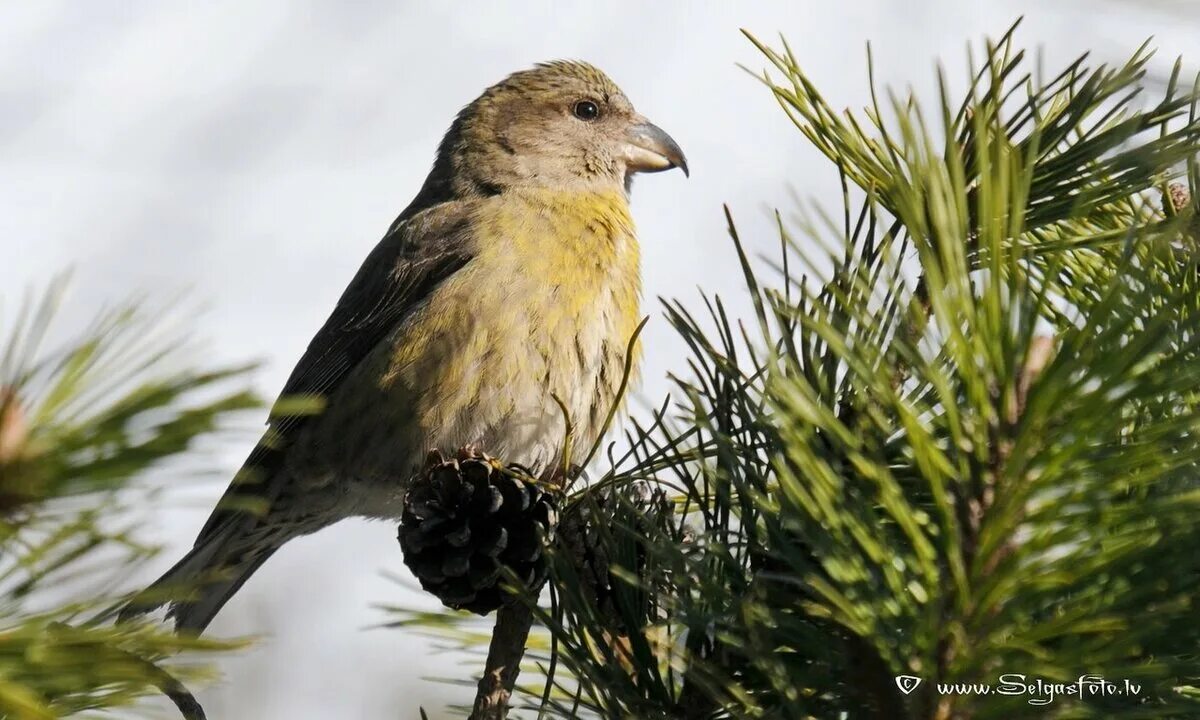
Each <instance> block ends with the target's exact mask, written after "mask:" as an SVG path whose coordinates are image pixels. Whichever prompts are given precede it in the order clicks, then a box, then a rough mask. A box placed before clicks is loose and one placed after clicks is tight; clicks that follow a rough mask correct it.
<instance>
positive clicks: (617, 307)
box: [383, 190, 641, 467]
mask: <svg viewBox="0 0 1200 720" xmlns="http://www.w3.org/2000/svg"><path fill="white" fill-rule="evenodd" d="M472 227H473V233H474V234H475V236H476V241H477V245H476V247H477V255H476V256H475V257H474V258H473V259H472V260H471V261H470V262H469V263H468V264H467V265H466V266H465V267H463V268H462V269H461V270H459V271H458V272H456V273H455V274H454V275H453V276H452V277H450V278H449V279H447V280H446V281H445V282H444V283H443V284H442V285H441V286H439V288H438V289H437V290H436V291H435V292H434V293H433V294H432V295H431V297H430V298H429V301H428V302H427V303H426V304H425V305H424V307H422V308H421V310H420V311H419V312H418V313H416V314H414V316H413V318H412V320H411V322H409V323H406V324H405V326H404V327H402V328H400V329H399V330H398V332H397V333H396V334H395V335H394V337H393V338H391V348H390V350H391V360H390V365H389V368H388V371H387V372H386V373H385V374H384V376H383V377H384V380H383V385H384V387H385V388H387V389H388V393H389V394H390V395H392V396H393V397H394V398H395V399H396V401H397V402H402V403H406V404H409V406H410V408H411V410H412V411H413V412H414V413H415V419H416V420H417V422H416V427H418V428H420V433H421V434H422V436H423V437H422V440H423V441H424V444H425V448H428V447H442V448H445V449H451V450H452V449H454V448H455V447H456V446H458V445H462V444H478V445H479V446H480V447H481V448H482V449H484V450H486V451H488V452H490V453H492V454H494V455H497V456H500V457H503V458H504V459H506V460H509V461H513V462H521V463H525V464H527V465H530V466H532V467H544V466H545V465H547V464H548V463H550V462H552V461H555V460H557V459H558V458H557V457H556V455H557V454H558V453H559V452H560V448H561V445H562V440H563V437H564V434H565V426H564V423H563V418H562V413H561V411H560V409H559V407H558V405H557V403H556V401H555V398H558V399H559V400H561V401H562V403H563V404H564V406H565V407H566V409H567V411H568V413H569V414H570V419H571V422H572V424H573V426H574V429H575V433H576V439H575V443H576V447H577V448H578V447H583V448H585V449H586V447H587V446H589V445H590V444H591V443H592V442H593V441H594V440H595V439H596V437H597V435H598V434H599V432H600V429H601V428H600V425H601V423H602V422H603V419H604V417H605V416H606V414H607V412H608V410H609V408H610V407H611V406H612V404H613V403H614V402H616V399H617V398H616V392H617V388H618V386H619V384H620V381H621V377H622V374H623V369H624V365H625V355H626V350H627V346H628V343H629V340H630V337H631V336H632V334H633V332H634V331H635V329H636V327H637V323H638V320H639V296H640V292H641V287H640V284H641V281H640V272H639V259H638V245H637V238H636V236H635V233H634V227H633V221H632V219H631V217H630V214H629V207H628V201H627V199H626V196H625V194H624V193H623V192H621V191H615V192H611V193H580V192H556V191H546V190H537V191H533V190H529V191H523V192H507V193H505V194H504V195H502V196H497V197H495V198H490V199H489V200H486V201H483V202H481V203H480V204H479V207H478V209H477V210H476V212H475V214H474V217H473V218H472Z"/></svg>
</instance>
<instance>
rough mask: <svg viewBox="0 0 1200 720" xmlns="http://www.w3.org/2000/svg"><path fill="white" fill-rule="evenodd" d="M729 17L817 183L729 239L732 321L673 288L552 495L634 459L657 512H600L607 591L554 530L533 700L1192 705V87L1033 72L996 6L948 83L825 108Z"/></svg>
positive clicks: (620, 710)
mask: <svg viewBox="0 0 1200 720" xmlns="http://www.w3.org/2000/svg"><path fill="white" fill-rule="evenodd" d="M751 41H752V42H754V43H755V45H756V46H758V47H759V49H760V50H761V51H762V52H763V54H764V55H765V57H766V59H767V61H768V62H769V64H770V66H771V69H770V71H769V72H766V73H764V74H762V75H761V79H762V81H763V82H764V83H765V85H766V87H767V90H768V91H769V92H770V93H771V94H772V95H773V97H774V98H775V99H776V100H777V101H778V103H779V105H780V106H781V107H782V108H783V110H784V111H785V112H786V113H787V115H788V117H789V118H790V119H791V120H792V121H793V122H794V123H795V124H796V126H797V128H798V129H799V130H800V131H801V132H802V133H804V135H805V136H806V137H807V138H808V139H809V140H810V141H811V142H812V143H813V144H814V145H815V146H816V147H817V148H819V149H820V150H821V152H822V153H823V154H824V155H825V156H826V157H828V159H829V160H830V161H831V162H832V163H834V164H835V165H836V167H837V169H838V171H839V173H840V176H841V178H842V180H843V183H842V184H843V187H842V190H843V197H844V207H843V208H842V212H841V213H840V218H839V220H837V221H833V222H832V223H825V224H822V223H813V224H812V225H811V226H809V227H802V228H800V229H801V230H804V231H805V232H807V233H808V234H809V235H810V238H809V239H810V240H812V242H805V243H801V242H794V241H793V239H792V235H791V234H790V233H791V232H792V231H793V229H792V228H789V226H788V224H787V223H784V222H782V221H781V223H780V236H781V244H782V252H781V255H780V257H779V258H778V259H777V260H776V261H774V262H772V263H769V264H768V267H766V268H764V269H759V267H758V266H759V263H757V262H752V261H751V260H750V259H748V258H747V257H746V255H745V254H744V253H742V255H741V257H742V259H743V267H744V270H745V276H746V282H747V289H748V292H749V293H750V295H751V297H752V298H753V300H754V308H755V317H753V318H749V319H748V321H747V322H744V323H743V322H740V321H735V320H734V319H731V318H730V317H728V315H727V313H726V311H725V309H724V306H723V305H722V303H721V302H720V300H718V299H712V300H711V301H709V302H708V303H707V306H706V308H705V309H706V313H705V317H703V318H700V317H696V316H694V315H693V314H692V312H691V311H690V310H689V309H688V308H686V307H685V306H683V305H682V304H679V303H670V304H669V305H668V306H667V310H666V312H667V316H668V318H669V320H670V321H671V323H672V324H673V325H674V327H675V328H676V329H677V331H678V332H679V333H680V334H681V335H682V337H683V338H684V339H686V340H687V342H688V344H689V346H690V348H691V357H690V359H689V360H688V363H689V367H690V369H691V372H690V373H689V375H687V376H686V379H683V380H680V381H679V383H678V392H677V395H676V397H675V399H674V400H673V401H672V402H671V403H668V404H666V405H664V406H663V408H662V411H661V412H660V413H659V414H658V416H657V417H656V418H655V419H654V422H653V423H651V424H650V425H649V426H644V427H643V426H638V425H634V426H632V427H631V428H630V429H629V430H628V433H627V435H628V445H629V447H630V450H629V453H628V455H627V457H625V458H623V459H620V458H616V459H613V462H612V469H611V470H609V471H608V472H607V473H606V474H604V475H603V477H602V478H600V479H599V480H598V481H597V482H595V483H593V484H592V485H591V486H589V487H587V488H580V489H577V490H576V492H575V493H574V495H573V496H572V498H571V502H572V503H573V504H574V507H575V508H582V507H585V506H586V507H590V508H592V509H591V511H590V513H591V514H595V513H596V512H597V511H600V512H604V511H605V510H604V508H605V507H607V508H612V507H613V505H614V503H613V502H612V501H611V499H609V500H608V501H607V504H606V505H604V506H603V507H602V506H601V505H600V504H599V503H597V501H596V498H597V497H600V496H599V495H598V494H597V493H598V492H604V491H606V490H607V489H608V488H619V487H622V486H627V485H628V484H630V483H632V482H635V481H641V482H649V483H652V484H653V485H655V486H656V487H660V488H662V489H663V490H665V491H666V492H667V493H668V494H669V497H670V498H671V503H670V507H671V508H672V512H666V517H662V515H661V513H663V512H665V511H659V512H660V515H658V516H656V517H655V518H654V521H653V522H647V521H645V520H641V519H638V517H639V516H638V515H637V514H636V513H634V512H631V510H636V509H637V508H634V507H629V506H625V507H624V510H618V511H613V510H611V509H609V510H608V511H607V512H608V513H609V516H610V520H609V521H608V522H605V523H602V524H600V526H599V528H598V529H597V530H596V532H595V535H596V536H597V538H599V540H598V542H600V543H601V544H603V545H604V547H605V548H606V550H605V553H606V554H607V556H608V557H609V558H611V559H612V560H611V562H610V564H611V570H610V575H611V577H612V579H613V589H612V591H611V592H608V593H606V594H605V596H604V597H603V599H602V600H603V602H601V601H598V600H597V596H596V593H595V592H593V591H591V590H590V587H591V585H590V584H589V583H588V582H585V580H586V578H585V575H586V574H587V572H590V570H589V569H588V568H587V567H584V566H583V565H581V563H584V564H586V562H587V561H586V560H581V559H580V557H579V554H578V553H577V552H576V553H571V552H567V551H566V549H565V548H564V547H562V546H560V547H559V548H558V551H557V552H556V553H554V555H553V557H554V561H553V563H552V565H553V567H552V570H553V573H552V577H553V580H552V592H551V593H550V599H551V603H550V605H549V607H545V608H542V609H540V610H539V611H538V612H539V613H540V620H541V623H542V624H543V625H544V627H545V632H544V634H543V635H541V636H537V634H536V632H535V642H534V644H533V645H532V646H531V649H530V651H529V655H528V656H527V673H526V674H525V675H524V676H523V678H522V679H523V680H524V682H526V683H527V684H528V685H529V687H527V688H525V691H526V695H525V699H526V702H527V704H528V705H529V706H530V707H533V708H537V709H538V710H539V712H537V713H536V714H537V716H539V717H542V716H547V715H548V716H556V717H575V716H588V715H594V716H600V717H611V718H628V717H636V718H646V719H649V718H797V719H799V718H879V719H884V718H887V719H896V718H912V719H918V718H919V719H922V720H924V719H930V720H933V719H935V718H936V719H950V718H979V719H983V718H998V719H999V718H1017V717H1032V716H1038V717H1045V716H1050V717H1075V718H1084V717H1095V718H1111V717H1121V718H1137V717H1144V718H1168V717H1195V716H1197V715H1200V705H1198V704H1197V698H1198V691H1197V690H1196V689H1195V688H1194V687H1193V685H1194V684H1195V683H1196V678H1197V677H1200V654H1198V652H1197V648H1200V622H1197V620H1198V619H1200V616H1198V614H1197V611H1196V607H1195V604H1194V603H1195V602H1196V601H1195V598H1197V596H1198V594H1200V553H1197V551H1196V548H1197V547H1198V546H1200V523H1198V522H1196V517H1197V514H1198V511H1200V483H1198V482H1197V478H1198V474H1197V461H1198V460H1200V441H1198V438H1197V433H1196V428H1197V423H1198V420H1200V418H1198V417H1197V407H1198V405H1197V399H1198V397H1197V392H1196V390H1195V388H1197V387H1200V362H1198V360H1200V357H1198V354H1197V337H1198V336H1197V329H1198V328H1197V327H1196V324H1197V321H1198V320H1200V304H1198V301H1197V297H1198V294H1197V283H1198V282H1200V275H1198V268H1197V255H1196V249H1197V242H1196V237H1195V230H1196V225H1195V223H1194V218H1195V205H1194V203H1193V202H1192V201H1191V198H1193V197H1195V196H1196V193H1195V190H1196V189H1197V186H1198V184H1200V183H1198V181H1200V174H1198V172H1197V166H1196V160H1195V156H1196V152H1197V150H1198V149H1200V120H1198V119H1197V116H1196V101H1197V96H1196V93H1195V92H1193V91H1190V90H1189V91H1183V90H1181V89H1180V87H1179V69H1178V66H1177V67H1176V70H1175V73H1174V74H1173V76H1172V78H1171V81H1170V83H1169V86H1168V87H1167V90H1166V92H1165V94H1164V96H1163V97H1161V98H1153V99H1147V98H1145V97H1144V95H1145V93H1142V92H1140V89H1141V84H1142V81H1143V79H1144V77H1145V68H1146V64H1147V62H1148V60H1149V58H1150V53H1149V52H1148V51H1147V50H1146V49H1145V48H1142V49H1140V50H1138V51H1137V52H1136V53H1135V54H1134V56H1133V57H1132V59H1130V60H1129V62H1127V63H1125V64H1124V65H1121V66H1118V67H1108V66H1104V65H1100V66H1093V65H1091V64H1090V63H1089V61H1088V60H1087V58H1080V59H1079V60H1078V61H1076V62H1074V63H1072V64H1071V65H1070V66H1068V67H1067V68H1065V69H1064V70H1063V71H1062V72H1061V73H1059V74H1057V75H1054V76H1053V77H1051V78H1049V79H1044V78H1042V77H1039V76H1038V75H1037V74H1036V73H1032V72H1031V70H1030V69H1029V65H1030V64H1031V63H1029V62H1028V61H1027V59H1026V57H1025V53H1024V52H1022V51H1019V50H1017V49H1016V47H1015V45H1014V42H1013V37H1012V31H1011V30H1010V31H1009V33H1007V34H1006V35H1004V36H1003V37H1002V38H1001V39H1000V40H999V41H998V42H996V43H992V44H989V45H988V47H987V51H986V53H985V54H984V57H983V59H982V66H981V67H980V68H978V69H975V68H972V69H971V71H970V75H969V80H970V84H969V88H968V90H967V92H966V93H965V97H964V98H963V99H961V100H952V99H951V91H950V90H949V89H948V83H947V82H945V81H944V80H943V81H942V82H941V87H942V93H941V97H940V100H939V101H938V102H937V103H935V104H934V105H933V110H932V112H929V111H923V110H922V108H921V105H920V104H918V103H917V102H916V100H915V99H913V98H909V97H897V96H894V95H890V94H889V95H882V94H876V95H874V97H876V102H875V104H874V105H873V106H872V107H871V108H869V109H868V110H867V111H866V112H864V113H862V114H853V113H841V112H836V111H834V109H833V108H832V107H831V106H830V105H829V104H828V103H827V102H826V101H825V100H824V99H823V98H822V96H821V95H820V93H819V92H818V91H817V89H816V87H815V85H814V84H813V82H812V81H810V79H809V78H808V77H807V76H806V75H805V74H804V72H803V71H802V70H801V68H800V63H799V61H798V60H797V58H796V57H795V56H794V54H793V53H792V51H791V50H790V49H789V48H788V47H787V46H786V45H784V46H783V48H782V49H781V50H775V49H772V48H770V47H768V46H767V45H765V44H762V43H760V42H759V41H757V40H755V39H754V38H751ZM1176 179H1182V184H1176V185H1171V184H1169V183H1172V182H1173V181H1175V180H1176ZM1189 187H1190V189H1191V191H1190V192H1189V191H1188V190H1187V188H1189ZM1164 203H1165V207H1164ZM730 233H731V235H732V236H733V239H734V241H735V243H738V248H739V252H741V248H742V245H741V243H740V241H739V239H738V235H737V232H736V230H735V228H734V225H733V223H732V220H731V222H730ZM821 247H825V248H829V247H832V248H834V250H833V251H831V252H828V253H826V252H825V251H814V250H813V249H812V248H821ZM797 268H805V269H806V271H805V272H806V273H807V274H800V273H798V272H797ZM813 268H830V269H829V270H828V271H826V272H820V271H817V270H813ZM615 496H616V497H618V498H624V497H626V495H622V494H620V493H616V495H615ZM606 497H609V496H606ZM626 502H627V501H626V500H622V501H621V502H620V503H617V504H616V505H617V507H622V503H626ZM570 512H571V507H570V506H569V507H568V508H567V510H566V514H569V513H570ZM643 515H645V513H643ZM564 522H565V521H564ZM614 608H615V610H614ZM539 638H540V639H539ZM1085 675H1086V676H1099V677H1100V678H1103V681H1101V680H1097V679H1093V680H1089V681H1087V682H1085V683H1083V684H1080V683H1078V682H1077V681H1078V679H1079V678H1080V676H1085ZM898 676H911V677H910V679H908V680H905V679H899V680H898V679H897V678H898ZM915 678H919V679H920V681H919V682H917V681H916V680H915ZM1104 682H1106V683H1110V684H1107V685H1106V684H1103V683H1104ZM914 686H915V687H914ZM985 686H986V688H985ZM1002 689H1004V690H1006V691H1005V692H1001V690H1002Z"/></svg>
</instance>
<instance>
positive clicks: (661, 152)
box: [625, 117, 688, 175]
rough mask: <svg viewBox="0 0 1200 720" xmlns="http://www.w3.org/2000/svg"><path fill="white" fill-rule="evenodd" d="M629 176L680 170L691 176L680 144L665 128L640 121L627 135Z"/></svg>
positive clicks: (626, 165) (643, 120)
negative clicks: (640, 173) (637, 173)
mask: <svg viewBox="0 0 1200 720" xmlns="http://www.w3.org/2000/svg"><path fill="white" fill-rule="evenodd" d="M625 168H626V172H627V173H629V174H633V173H636V172H660V171H662V170H670V169H671V168H679V169H680V170H682V171H683V174H684V175H687V174H688V166H687V158H686V157H684V156H683V150H681V149H680V148H679V144H678V143H676V142H675V140H674V139H673V138H672V137H671V136H670V135H668V134H667V133H666V131H664V130H663V129H662V128H660V127H659V126H657V125H655V124H654V123H652V122H650V121H649V120H647V119H646V118H643V117H639V118H637V119H636V120H635V122H634V124H633V125H631V126H630V127H629V131H628V133H627V134H626V135H625Z"/></svg>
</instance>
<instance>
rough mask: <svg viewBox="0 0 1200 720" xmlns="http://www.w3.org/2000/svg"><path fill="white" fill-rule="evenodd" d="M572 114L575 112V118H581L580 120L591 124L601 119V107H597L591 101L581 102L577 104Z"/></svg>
mask: <svg viewBox="0 0 1200 720" xmlns="http://www.w3.org/2000/svg"><path fill="white" fill-rule="evenodd" d="M572 112H574V113H575V117H577V118H579V119H580V120H587V121H589V122H590V121H592V120H595V119H596V118H598V117H600V108H599V106H597V105H596V103H594V102H592V101H591V100H580V101H579V102H577V103H575V107H574V108H573V109H572Z"/></svg>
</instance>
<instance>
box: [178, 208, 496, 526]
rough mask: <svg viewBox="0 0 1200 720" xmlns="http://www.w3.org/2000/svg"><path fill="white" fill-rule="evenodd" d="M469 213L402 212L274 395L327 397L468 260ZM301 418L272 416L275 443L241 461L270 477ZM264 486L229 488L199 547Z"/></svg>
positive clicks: (264, 493)
mask: <svg viewBox="0 0 1200 720" xmlns="http://www.w3.org/2000/svg"><path fill="white" fill-rule="evenodd" d="M406 214H407V213H406ZM471 215H472V204H471V203H469V202H466V201H457V202H448V203H443V204H440V205H436V206H434V207H432V208H429V209H427V210H424V211H421V212H417V213H413V214H412V215H411V216H409V217H407V218H406V217H405V216H404V215H402V216H401V217H400V219H399V220H397V221H396V223H395V224H393V226H392V228H391V230H390V231H389V232H388V234H387V235H386V236H385V237H384V238H383V240H381V241H380V242H379V244H378V245H376V246H375V248H374V250H372V251H371V253H370V255H368V256H367V259H366V260H365V261H364V262H363V264H362V266H361V267H360V268H359V270H358V273H357V274H356V275H355V276H354V279H353V280H352V281H351V282H350V285H349V286H347V288H346V290H345V292H343V293H342V297H341V299H339V300H338V304H337V307H336V308H335V309H334V311H333V313H332V314H331V315H330V316H329V319H328V320H326V321H325V325H324V326H323V327H322V328H321V329H320V331H318V332H317V334H316V336H314V337H313V339H312V341H311V342H310V343H309V345H308V349H307V351H305V353H304V356H303V357H301V358H300V362H299V363H298V364H297V365H296V367H295V369H294V370H292V374H291V376H290V377H289V378H288V380H287V383H285V384H284V387H283V391H282V393H281V394H280V398H281V399H284V398H287V397H288V396H293V397H296V396H299V397H326V396H328V395H329V394H330V393H331V391H333V390H334V389H335V388H336V387H337V386H338V384H339V383H340V382H341V381H342V380H343V379H344V378H345V377H346V375H347V374H348V373H349V372H350V371H351V370H352V369H353V368H354V367H355V366H356V365H357V364H358V363H359V362H361V361H362V360H363V358H365V357H366V356H367V354H368V353H370V352H371V350H372V349H373V348H374V347H375V346H376V345H377V344H378V343H380V342H382V341H383V340H384V339H385V338H386V337H387V336H388V335H389V334H390V333H391V331H392V330H393V329H394V328H395V327H396V326H397V325H398V324H399V323H400V322H402V321H403V319H404V318H405V317H406V316H407V315H408V314H409V313H410V312H412V310H413V309H414V308H416V307H418V306H420V304H421V303H422V302H423V301H424V300H425V299H426V298H427V297H428V295H429V294H430V293H431V292H432V291H433V289H434V288H436V287H437V286H438V285H439V284H440V283H441V282H442V281H444V280H445V279H446V278H448V277H449V276H451V275H453V274H454V273H455V272H456V271H457V270H458V269H459V268H461V267H463V265H465V264H466V263H467V262H468V261H470V259H471V258H472V257H473V255H474V247H473V242H472V240H471V233H470V221H471ZM306 417H307V416H306V415H303V414H298V415H273V417H272V419H271V428H272V431H273V432H272V433H271V434H272V435H273V437H274V438H275V442H273V443H271V444H266V443H260V444H259V445H258V446H257V447H256V448H255V449H254V451H253V452H252V453H251V454H250V457H249V458H248V459H247V460H246V467H247V468H252V469H256V470H258V471H259V472H260V474H261V475H263V476H266V477H270V475H271V474H272V472H271V471H272V469H273V466H274V465H276V464H278V463H279V462H281V461H282V457H283V455H284V453H286V449H287V443H288V438H289V435H291V434H293V433H294V432H295V431H296V430H297V429H298V427H299V426H300V425H302V424H303V423H304V421H305V419H306ZM269 485H270V483H269V482H268V484H267V485H266V486H263V485H253V484H252V485H250V486H249V487H245V486H239V485H238V484H237V483H236V482H235V483H234V484H233V485H232V486H230V488H229V490H228V491H226V494H225V497H223V498H222V501H221V503H220V504H218V506H217V509H216V510H215V511H214V512H213V514H212V517H210V518H209V520H208V522H207V523H206V524H205V526H204V529H203V530H201V532H200V536H199V537H198V538H197V544H199V543H200V542H202V541H203V540H204V539H206V538H207V537H208V536H210V535H211V534H212V533H214V532H215V531H216V530H217V529H218V528H220V527H221V526H222V525H224V524H225V523H226V522H228V521H230V520H232V519H233V517H234V516H236V515H242V516H245V515H246V513H239V512H237V511H236V510H233V511H231V510H229V508H230V506H232V505H234V504H236V499H237V498H238V497H239V496H246V495H250V496H252V497H255V498H257V499H262V500H266V501H267V502H268V503H270V502H271V501H272V500H273V499H274V498H273V496H274V495H275V494H277V493H278V490H279V489H278V488H272V487H270V486H269ZM230 501H233V502H230ZM222 505H225V507H226V509H225V510H222V507H221V506H222Z"/></svg>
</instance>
